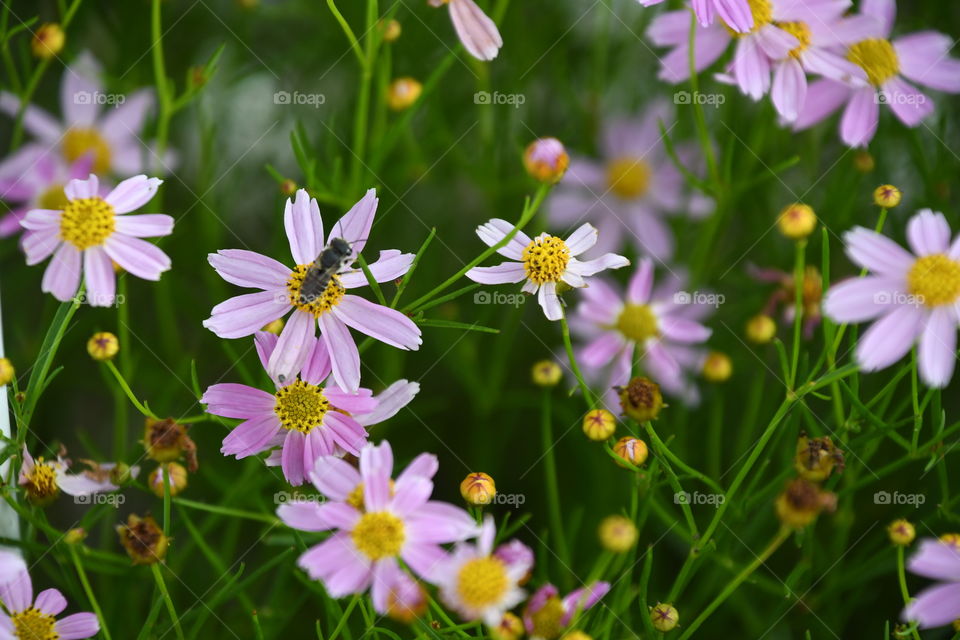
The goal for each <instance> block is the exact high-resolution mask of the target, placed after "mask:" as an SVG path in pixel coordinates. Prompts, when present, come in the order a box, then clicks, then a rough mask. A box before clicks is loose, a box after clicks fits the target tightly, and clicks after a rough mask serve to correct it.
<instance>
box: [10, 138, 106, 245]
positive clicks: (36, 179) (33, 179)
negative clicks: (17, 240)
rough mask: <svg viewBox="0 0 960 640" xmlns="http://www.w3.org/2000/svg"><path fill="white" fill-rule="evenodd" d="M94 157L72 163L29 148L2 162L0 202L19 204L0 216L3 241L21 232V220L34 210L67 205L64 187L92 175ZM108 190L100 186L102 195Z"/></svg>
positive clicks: (52, 154)
mask: <svg viewBox="0 0 960 640" xmlns="http://www.w3.org/2000/svg"><path fill="white" fill-rule="evenodd" d="M92 165H93V158H92V156H90V155H86V156H84V157H82V158H80V159H79V160H77V161H75V162H74V163H73V164H70V165H68V164H67V163H66V161H64V159H63V158H62V157H61V156H60V154H59V153H57V152H55V151H45V150H44V149H42V148H40V147H38V146H36V145H29V146H26V147H23V148H21V149H20V150H19V151H17V152H16V153H14V154H13V155H11V156H10V157H9V158H7V159H6V160H4V161H3V162H2V163H0V200H3V201H5V202H8V203H13V204H16V205H17V206H15V207H11V208H10V211H9V213H7V214H4V215H3V216H2V217H0V238H4V237H7V236H12V235H14V234H15V233H19V232H20V230H21V226H20V221H21V220H23V217H24V216H25V215H27V212H28V211H30V210H31V209H57V208H62V207H63V206H64V205H66V204H67V196H66V195H65V194H64V193H63V188H64V187H65V186H66V184H67V183H68V182H70V181H71V180H81V179H83V178H85V177H87V176H88V175H90V168H91V166H92ZM108 192H109V191H107V190H105V189H104V185H101V186H100V195H101V196H105V195H107V193H108Z"/></svg>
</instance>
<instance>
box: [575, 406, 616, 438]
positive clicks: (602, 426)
mask: <svg viewBox="0 0 960 640" xmlns="http://www.w3.org/2000/svg"><path fill="white" fill-rule="evenodd" d="M616 429H617V419H616V418H615V417H614V415H613V414H612V413H610V412H609V411H607V410H606V409H594V410H593V411H588V412H587V415H585V416H583V433H584V434H586V436H587V437H588V438H590V439H591V440H595V441H597V442H603V441H604V440H606V439H607V438H609V437H610V436H612V435H613V432H614V431H616Z"/></svg>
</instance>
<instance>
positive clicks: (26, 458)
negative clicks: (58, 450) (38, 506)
mask: <svg viewBox="0 0 960 640" xmlns="http://www.w3.org/2000/svg"><path fill="white" fill-rule="evenodd" d="M21 455H22V456H23V464H21V465H20V473H19V474H17V484H19V485H20V486H21V487H23V488H24V489H25V490H26V492H27V494H28V495H29V496H30V497H31V498H37V497H39V498H50V499H53V498H56V497H57V495H58V493H59V492H60V491H63V492H64V493H65V494H67V495H69V496H89V495H93V494H95V493H105V492H108V491H116V490H117V489H119V488H120V487H119V486H118V485H116V484H114V482H113V478H112V477H111V474H110V472H111V471H113V469H114V467H116V466H117V465H116V463H113V462H103V463H99V464H97V463H94V462H90V461H83V462H85V463H86V464H87V466H88V467H90V468H89V469H87V470H84V471H81V472H80V473H67V471H68V469H69V468H70V461H69V460H67V459H65V458H62V457H59V456H58V457H57V459H56V460H44V459H43V458H39V459H37V460H35V459H34V458H33V456H31V455H30V452H29V451H28V450H27V447H26V446H24V447H23V451H22V454H21ZM128 473H129V476H130V477H131V478H136V477H137V475H138V474H139V473H140V467H138V466H133V467H130V469H129V472H128ZM37 490H42V491H46V492H48V495H46V496H42V495H41V496H37V495H35V494H34V493H35V492H36V491H37Z"/></svg>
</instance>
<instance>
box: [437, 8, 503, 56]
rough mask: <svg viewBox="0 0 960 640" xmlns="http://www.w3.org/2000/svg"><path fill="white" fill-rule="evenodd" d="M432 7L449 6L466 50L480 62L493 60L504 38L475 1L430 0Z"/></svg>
mask: <svg viewBox="0 0 960 640" xmlns="http://www.w3.org/2000/svg"><path fill="white" fill-rule="evenodd" d="M428 2H429V3H430V6H432V7H442V6H443V5H445V4H446V5H449V7H450V20H452V21H453V28H454V29H455V30H456V32H457V37H459V38H460V42H462V43H463V47H464V49H466V50H467V52H468V53H469V54H470V55H472V56H473V57H474V58H477V59H478V60H493V59H494V58H496V57H497V54H498V53H500V47H502V46H503V38H501V37H500V30H499V29H497V25H496V23H495V22H494V21H493V20H491V19H490V17H489V16H487V14H485V13H484V12H483V10H481V9H480V7H478V6H477V4H476V3H475V2H474V1H473V0H428Z"/></svg>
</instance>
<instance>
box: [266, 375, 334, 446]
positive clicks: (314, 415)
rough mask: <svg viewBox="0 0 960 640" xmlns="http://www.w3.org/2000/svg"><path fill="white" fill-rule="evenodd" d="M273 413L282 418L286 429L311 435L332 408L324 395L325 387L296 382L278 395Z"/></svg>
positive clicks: (284, 388)
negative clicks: (312, 430) (311, 431)
mask: <svg viewBox="0 0 960 640" xmlns="http://www.w3.org/2000/svg"><path fill="white" fill-rule="evenodd" d="M276 398H277V404H276V405H275V406H274V408H273V411H274V413H276V414H277V417H278V418H280V424H281V425H283V428H284V429H290V430H291V431H292V430H294V429H295V430H297V431H300V432H301V433H310V430H311V429H313V428H314V427H317V426H320V423H321V422H323V416H324V414H326V413H327V410H328V409H329V408H330V401H329V400H327V398H326V396H324V395H323V387H320V386H317V385H314V384H308V383H306V382H304V381H303V380H295V381H293V382H292V383H291V384H288V385H287V386H285V387H281V388H280V389H279V390H278V391H277V393H276Z"/></svg>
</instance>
